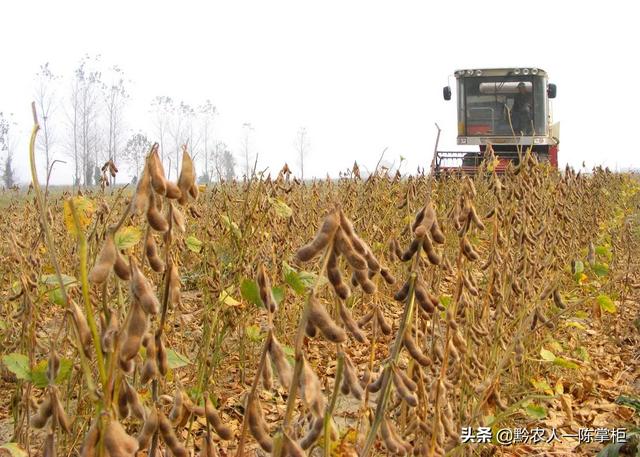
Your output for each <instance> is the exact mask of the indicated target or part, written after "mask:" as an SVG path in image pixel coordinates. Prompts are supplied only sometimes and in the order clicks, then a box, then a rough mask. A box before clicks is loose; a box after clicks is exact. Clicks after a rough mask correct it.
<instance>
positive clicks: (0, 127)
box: [0, 112, 16, 189]
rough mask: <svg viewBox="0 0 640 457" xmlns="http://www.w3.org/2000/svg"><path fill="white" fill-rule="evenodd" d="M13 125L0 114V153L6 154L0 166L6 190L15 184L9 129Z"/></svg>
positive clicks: (12, 144)
mask: <svg viewBox="0 0 640 457" xmlns="http://www.w3.org/2000/svg"><path fill="white" fill-rule="evenodd" d="M15 125H16V124H15V122H13V121H12V120H11V118H10V117H8V116H5V115H4V113H2V112H0V153H2V154H3V155H4V154H6V157H5V159H4V161H3V162H4V163H3V165H2V184H3V185H4V187H5V188H7V189H8V188H10V187H13V186H14V185H15V183H16V177H15V170H14V169H13V149H14V142H13V138H12V137H11V135H10V134H11V127H12V126H15Z"/></svg>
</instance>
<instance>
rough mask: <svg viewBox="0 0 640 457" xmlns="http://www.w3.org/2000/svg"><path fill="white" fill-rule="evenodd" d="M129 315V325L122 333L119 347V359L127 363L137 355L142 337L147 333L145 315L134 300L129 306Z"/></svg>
mask: <svg viewBox="0 0 640 457" xmlns="http://www.w3.org/2000/svg"><path fill="white" fill-rule="evenodd" d="M129 314H130V315H129V323H128V325H127V329H126V332H125V333H124V339H123V343H122V345H121V346H120V359H121V360H122V361H123V362H127V361H129V360H131V359H133V358H134V357H135V356H136V355H138V351H139V350H140V346H141V345H142V337H143V336H144V334H145V332H146V331H147V315H146V313H145V312H144V310H143V309H142V307H141V306H140V304H139V303H138V301H137V300H135V299H134V300H133V303H132V304H131V310H130V311H129Z"/></svg>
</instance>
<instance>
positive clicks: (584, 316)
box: [576, 310, 589, 319]
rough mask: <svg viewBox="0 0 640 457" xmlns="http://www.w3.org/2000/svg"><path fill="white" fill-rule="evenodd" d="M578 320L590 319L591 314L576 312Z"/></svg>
mask: <svg viewBox="0 0 640 457" xmlns="http://www.w3.org/2000/svg"><path fill="white" fill-rule="evenodd" d="M576 318H578V319H589V314H588V313H587V312H586V311H582V310H578V311H576Z"/></svg>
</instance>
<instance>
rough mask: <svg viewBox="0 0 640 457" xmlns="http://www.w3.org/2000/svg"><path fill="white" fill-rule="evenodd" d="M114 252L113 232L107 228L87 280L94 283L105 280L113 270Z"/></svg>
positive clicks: (100, 282)
mask: <svg viewBox="0 0 640 457" xmlns="http://www.w3.org/2000/svg"><path fill="white" fill-rule="evenodd" d="M116 254H117V249H116V242H115V240H114V237H113V232H112V231H111V230H109V231H108V232H107V236H106V238H105V239H104V243H103V244H102V249H100V253H99V254H98V258H97V259H96V263H95V264H94V265H93V268H91V271H89V276H88V278H89V281H91V282H94V283H96V284H102V283H103V282H105V281H106V280H107V278H108V277H109V273H111V270H113V265H114V264H115V262H116Z"/></svg>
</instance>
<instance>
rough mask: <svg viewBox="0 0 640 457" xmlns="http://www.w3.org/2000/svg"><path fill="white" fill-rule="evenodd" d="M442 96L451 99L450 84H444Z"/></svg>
mask: <svg viewBox="0 0 640 457" xmlns="http://www.w3.org/2000/svg"><path fill="white" fill-rule="evenodd" d="M442 96H443V97H444V99H445V100H451V88H450V87H449V86H444V87H443V88H442Z"/></svg>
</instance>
